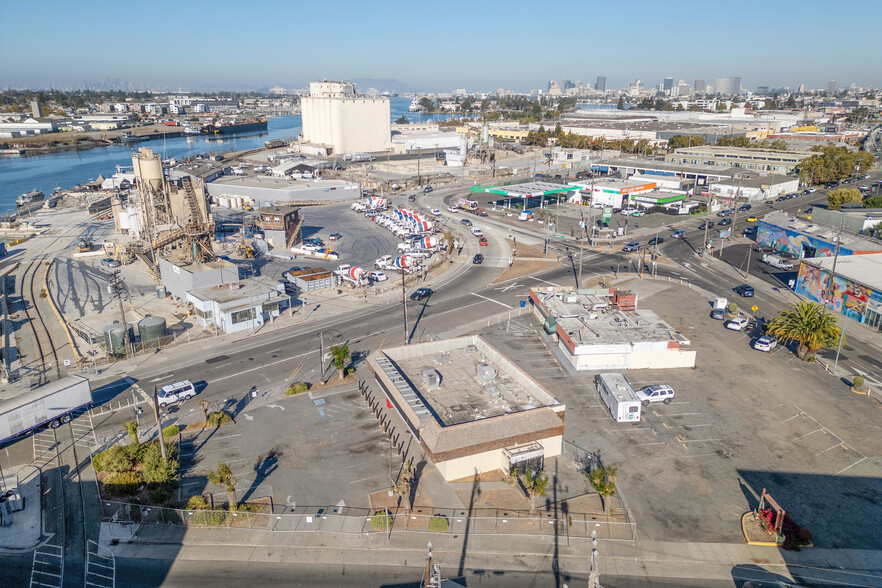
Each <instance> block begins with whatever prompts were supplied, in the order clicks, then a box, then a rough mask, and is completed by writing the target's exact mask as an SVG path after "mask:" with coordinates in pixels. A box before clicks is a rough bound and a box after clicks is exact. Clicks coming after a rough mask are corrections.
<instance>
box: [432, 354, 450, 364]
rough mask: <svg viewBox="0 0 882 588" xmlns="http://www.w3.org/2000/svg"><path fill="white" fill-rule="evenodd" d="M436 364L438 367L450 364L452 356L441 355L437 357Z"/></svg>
mask: <svg viewBox="0 0 882 588" xmlns="http://www.w3.org/2000/svg"><path fill="white" fill-rule="evenodd" d="M435 363H436V364H438V365H444V364H445V363H450V356H449V355H447V354H445V353H439V354H438V355H436V356H435Z"/></svg>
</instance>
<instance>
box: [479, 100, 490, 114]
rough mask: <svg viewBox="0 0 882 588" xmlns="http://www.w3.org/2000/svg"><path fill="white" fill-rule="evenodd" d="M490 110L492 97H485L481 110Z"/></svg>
mask: <svg viewBox="0 0 882 588" xmlns="http://www.w3.org/2000/svg"><path fill="white" fill-rule="evenodd" d="M488 110H490V99H489V98H484V99H483V100H481V112H486V111H488Z"/></svg>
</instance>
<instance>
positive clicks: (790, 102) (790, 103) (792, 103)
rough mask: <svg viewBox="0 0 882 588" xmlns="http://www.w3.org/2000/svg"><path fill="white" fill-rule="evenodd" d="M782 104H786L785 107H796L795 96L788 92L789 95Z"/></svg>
mask: <svg viewBox="0 0 882 588" xmlns="http://www.w3.org/2000/svg"><path fill="white" fill-rule="evenodd" d="M784 106H786V107H787V108H796V106H797V104H796V98H795V97H794V96H793V94H790V96H788V97H787V102H786V103H784Z"/></svg>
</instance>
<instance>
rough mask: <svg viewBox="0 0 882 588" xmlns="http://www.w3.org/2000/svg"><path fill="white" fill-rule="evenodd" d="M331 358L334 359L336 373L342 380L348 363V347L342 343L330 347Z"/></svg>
mask: <svg viewBox="0 0 882 588" xmlns="http://www.w3.org/2000/svg"><path fill="white" fill-rule="evenodd" d="M331 356H332V357H333V358H334V367H335V368H337V373H338V374H340V379H341V380H342V379H343V378H344V377H345V376H346V364H347V363H348V362H349V356H350V353H349V345H347V344H346V343H344V344H343V345H335V346H334V347H331Z"/></svg>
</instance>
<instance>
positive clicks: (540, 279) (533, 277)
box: [530, 276, 562, 288]
mask: <svg viewBox="0 0 882 588" xmlns="http://www.w3.org/2000/svg"><path fill="white" fill-rule="evenodd" d="M530 279H531V280H536V281H537V282H545V283H546V284H551V285H552V286H557V287H558V288H561V287H562V286H561V285H560V284H555V283H554V282H549V281H548V280H543V279H542V278H537V277H535V276H530Z"/></svg>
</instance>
